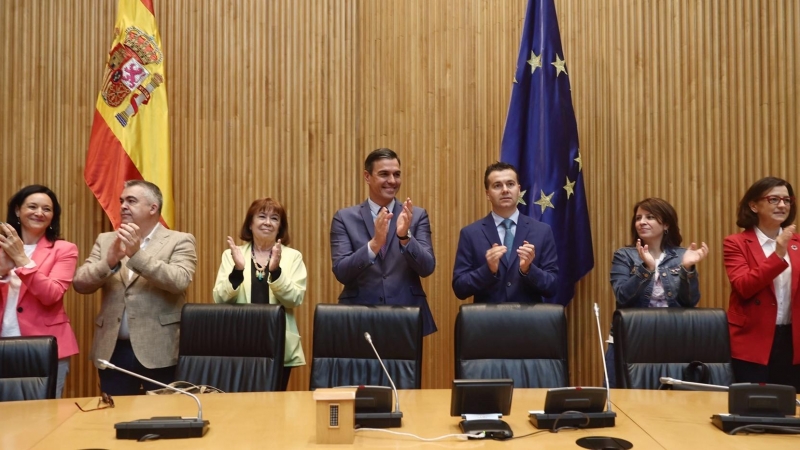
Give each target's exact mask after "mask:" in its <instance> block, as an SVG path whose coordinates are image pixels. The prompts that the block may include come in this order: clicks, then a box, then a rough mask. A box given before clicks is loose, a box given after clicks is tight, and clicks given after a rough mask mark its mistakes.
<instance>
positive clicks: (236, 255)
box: [226, 236, 244, 270]
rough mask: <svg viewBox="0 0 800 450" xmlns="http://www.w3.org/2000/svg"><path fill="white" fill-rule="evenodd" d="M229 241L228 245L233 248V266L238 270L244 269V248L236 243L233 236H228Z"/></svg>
mask: <svg viewBox="0 0 800 450" xmlns="http://www.w3.org/2000/svg"><path fill="white" fill-rule="evenodd" d="M226 241H227V242H228V247H230V249H231V257H232V258H233V266H234V267H235V268H236V270H244V255H243V254H242V249H240V248H239V246H238V245H236V242H234V240H233V238H232V237H230V236H228V238H227V239H226Z"/></svg>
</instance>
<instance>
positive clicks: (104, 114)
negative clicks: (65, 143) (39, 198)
mask: <svg viewBox="0 0 800 450" xmlns="http://www.w3.org/2000/svg"><path fill="white" fill-rule="evenodd" d="M167 116H168V114H167V87H166V84H165V83H164V55H163V53H162V48H161V37H160V36H159V34H158V28H157V27H156V19H155V16H154V15H153V1H152V0H119V3H118V4H117V22H116V25H115V27H114V41H113V42H112V44H111V51H110V52H109V53H108V61H107V62H106V71H105V75H104V77H103V87H102V88H101V90H100V95H99V96H98V97H97V105H96V110H95V114H94V124H93V125H92V135H91V137H90V138H89V152H88V154H87V155H86V168H85V169H84V172H83V177H84V179H85V180H86V184H87V185H88V186H89V188H90V189H91V190H92V192H93V193H94V195H95V197H97V200H98V201H99V202H100V205H101V206H102V207H103V209H104V210H105V212H106V214H107V215H108V218H109V219H110V220H111V223H112V224H113V225H114V228H117V227H119V225H120V212H119V196H120V194H121V193H122V184H123V182H124V181H126V180H133V179H139V180H147V181H150V182H152V183H155V184H156V185H157V186H158V187H159V188H160V189H161V192H162V194H163V196H164V206H163V208H162V210H161V222H162V223H163V224H164V225H166V226H167V227H170V228H172V227H173V226H174V221H173V214H174V204H173V197H172V157H171V155H170V150H169V126H168V122H167V118H168V117H167Z"/></svg>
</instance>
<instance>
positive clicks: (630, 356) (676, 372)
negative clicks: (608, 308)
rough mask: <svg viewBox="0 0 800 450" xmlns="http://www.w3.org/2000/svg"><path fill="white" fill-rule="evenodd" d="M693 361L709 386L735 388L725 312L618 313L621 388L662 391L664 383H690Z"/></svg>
mask: <svg viewBox="0 0 800 450" xmlns="http://www.w3.org/2000/svg"><path fill="white" fill-rule="evenodd" d="M694 361H699V362H701V363H703V364H704V365H705V367H707V369H708V370H707V374H708V377H707V380H706V382H707V383H708V384H718V385H723V386H729V385H730V384H732V383H733V369H732V367H731V345H730V335H729V334H728V318H727V316H726V314H725V311H724V310H722V309H708V308H629V309H618V310H616V311H615V312H614V365H615V368H616V372H617V387H618V388H630V389H658V388H659V387H660V386H661V382H660V381H659V378H660V377H671V378H675V379H679V380H685V381H697V380H696V379H688V380H687V379H685V377H684V371H685V370H687V368H688V367H689V366H690V364H692V363H693V362H694Z"/></svg>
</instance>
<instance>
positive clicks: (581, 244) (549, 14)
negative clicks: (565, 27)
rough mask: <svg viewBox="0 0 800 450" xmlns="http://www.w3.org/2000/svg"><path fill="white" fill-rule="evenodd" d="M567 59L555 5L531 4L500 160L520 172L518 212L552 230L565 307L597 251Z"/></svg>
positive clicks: (541, 0)
mask: <svg viewBox="0 0 800 450" xmlns="http://www.w3.org/2000/svg"><path fill="white" fill-rule="evenodd" d="M564 59H565V57H564V52H563V51H562V49H561V36H560V35H559V32H558V19H557V18H556V9H555V5H554V4H553V0H529V2H528V11H527V13H526V15H525V25H524V28H523V30H522V43H521V44H520V48H519V58H518V60H517V68H516V76H515V77H514V86H513V88H512V90H511V105H510V106H509V108H508V119H507V121H506V129H505V132H504V133H503V145H502V149H501V151H500V160H501V161H503V162H507V163H510V164H513V165H514V166H515V167H516V168H517V170H518V172H519V178H520V179H519V182H520V185H521V189H522V191H523V195H522V198H521V199H520V204H519V205H518V206H519V210H520V212H521V213H522V214H526V215H529V216H531V217H533V218H535V219H538V220H540V221H542V222H544V223H547V224H549V225H550V226H551V227H552V228H553V235H554V237H555V240H556V248H557V249H558V276H559V285H558V294H557V295H556V297H554V298H552V299H549V301H551V302H553V303H559V304H562V305H567V304H568V303H569V302H570V300H572V297H573V296H574V295H575V283H576V282H577V281H578V280H580V279H581V278H582V277H583V276H584V275H586V274H587V273H589V271H590V270H592V267H594V253H593V251H592V234H591V228H590V226H589V212H588V209H587V207H586V194H585V193H584V184H583V174H582V170H583V166H582V163H581V153H580V149H579V147H578V125H577V123H576V122H575V111H574V110H573V109H572V94H571V93H570V84H569V73H568V72H567V65H566V63H565V61H564ZM534 261H535V259H534Z"/></svg>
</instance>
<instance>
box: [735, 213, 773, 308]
mask: <svg viewBox="0 0 800 450" xmlns="http://www.w3.org/2000/svg"><path fill="white" fill-rule="evenodd" d="M742 234H743V235H744V240H745V244H746V245H747V250H748V251H749V252H750V259H751V260H752V261H753V263H754V264H751V265H750V267H758V266H760V265H762V264H764V262H765V261H766V260H767V257H766V256H764V249H763V248H761V243H759V242H758V236H757V235H756V231H755V229H754V228H750V229H748V230H745V231H744V233H742ZM769 291H770V292H772V297H773V298H775V299H777V298H778V297H777V296H776V295H775V284H774V283H770V284H769Z"/></svg>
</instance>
